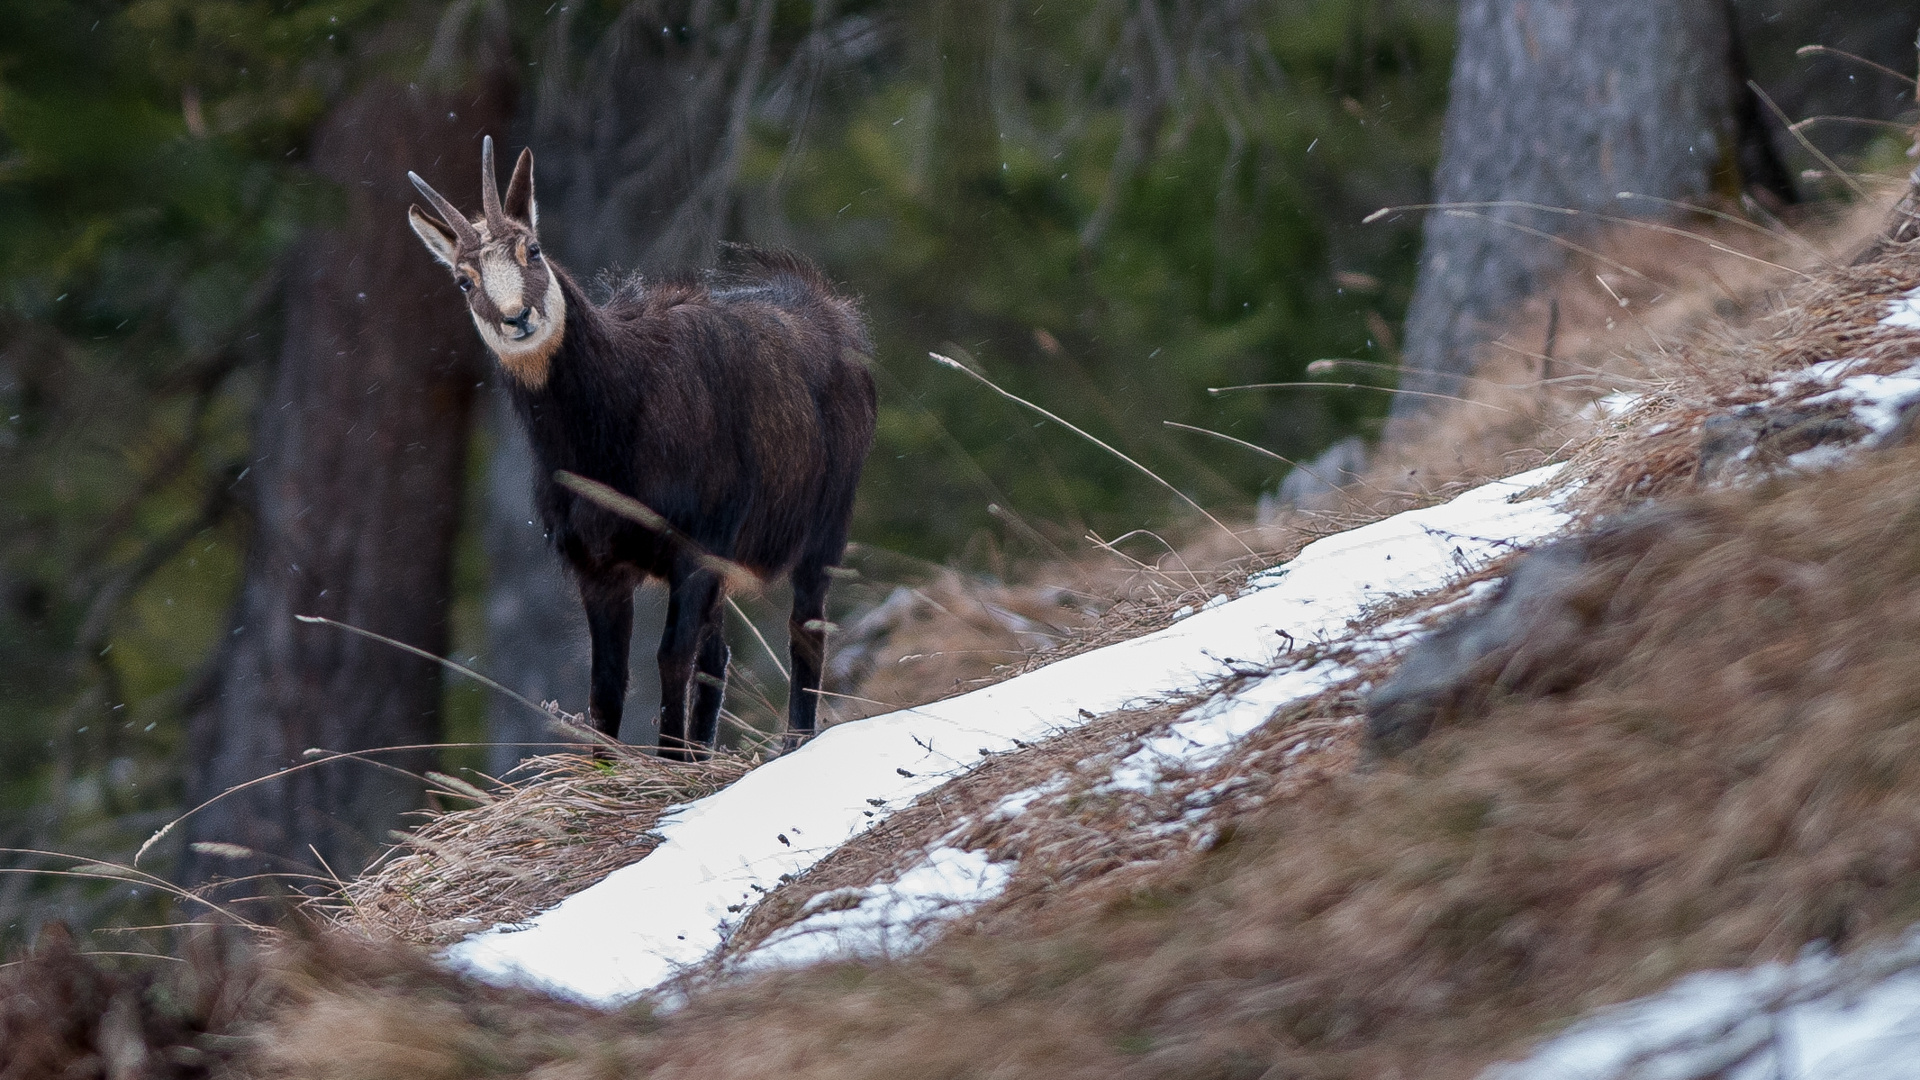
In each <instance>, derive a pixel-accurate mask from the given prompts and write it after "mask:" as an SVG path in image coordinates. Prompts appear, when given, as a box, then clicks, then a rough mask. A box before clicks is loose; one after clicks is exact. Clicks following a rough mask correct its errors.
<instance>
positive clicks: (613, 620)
mask: <svg viewBox="0 0 1920 1080" xmlns="http://www.w3.org/2000/svg"><path fill="white" fill-rule="evenodd" d="M580 603H581V605H582V606H583V607H585V608H586V610H587V632H588V633H589V634H590V635H591V636H592V639H593V683H592V689H591V691H590V693H589V695H588V699H587V702H588V703H587V713H588V715H589V716H590V717H591V718H592V721H593V726H594V727H595V728H596V729H597V730H598V731H599V732H600V733H601V734H603V735H605V736H606V737H608V738H609V739H615V740H617V739H619V738H620V714H621V712H622V711H624V709H625V707H626V701H627V647H628V646H629V645H630V644H631V643H632V641H633V583H632V582H631V581H629V580H627V579H626V578H624V577H621V576H617V575H616V576H612V577H607V578H594V579H582V580H581V582H580Z"/></svg>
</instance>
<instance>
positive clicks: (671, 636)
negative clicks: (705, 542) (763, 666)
mask: <svg viewBox="0 0 1920 1080" xmlns="http://www.w3.org/2000/svg"><path fill="white" fill-rule="evenodd" d="M689 561H690V560H689ZM719 603H720V579H719V578H718V577H717V576H715V575H714V574H713V573H712V572H711V571H708V570H702V569H699V568H698V567H697V566H676V567H675V568H674V571H673V576H672V578H671V579H670V580H669V581H668V582H667V627H666V631H665V632H664V633H662V634H661V635H660V756H661V757H663V758H666V759H667V760H669V761H692V760H693V759H694V757H695V754H694V750H695V746H696V744H695V743H694V741H693V739H692V738H690V733H689V732H688V730H687V698H688V697H689V696H690V695H689V693H688V691H690V690H691V689H692V684H693V672H694V666H695V661H696V659H697V658H698V656H699V653H700V644H701V637H702V632H703V631H704V630H705V629H706V626H707V623H708V622H709V621H710V620H711V619H712V618H713V617H714V615H715V614H716V608H717V607H718V606H719ZM722 670H724V666H723V668H722ZM716 712H717V706H716Z"/></svg>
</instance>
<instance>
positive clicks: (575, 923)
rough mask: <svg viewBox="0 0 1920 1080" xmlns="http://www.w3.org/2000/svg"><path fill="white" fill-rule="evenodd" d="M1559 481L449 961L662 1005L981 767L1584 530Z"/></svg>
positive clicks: (1522, 485)
mask: <svg viewBox="0 0 1920 1080" xmlns="http://www.w3.org/2000/svg"><path fill="white" fill-rule="evenodd" d="M1558 470H1559V466H1546V467H1543V468H1539V469H1535V470H1533V471H1531V472H1527V473H1522V474H1520V475H1518V476H1513V477H1509V478H1507V479H1505V480H1499V481H1495V482H1493V483H1491V484H1485V485H1482V486H1481V487H1478V488H1475V489H1473V490H1471V491H1468V492H1466V493H1465V494H1462V495H1460V496H1459V497H1458V498H1455V499H1454V500H1453V501H1451V502H1448V503H1444V504H1442V505H1439V506H1430V507H1425V508H1423V509H1419V510H1410V511H1407V512H1405V513H1402V514H1396V515H1394V516H1393V517H1390V518H1386V519H1384V520H1381V521H1377V522H1374V523H1372V524H1369V525H1365V526H1362V527H1360V528H1358V529H1353V530H1351V531H1349V532H1345V533H1340V534H1338V535H1335V536H1329V537H1326V538H1324V539H1321V540H1318V541H1316V542H1314V543H1312V544H1309V545H1308V546H1307V547H1305V548H1304V549H1302V550H1301V552H1300V554H1299V555H1298V556H1296V557H1295V558H1294V559H1293V561H1291V562H1289V563H1288V564H1286V565H1285V566H1281V567H1276V568H1274V569H1272V570H1268V571H1266V572H1264V573H1261V574H1259V575H1256V576H1255V577H1254V578H1253V579H1251V580H1250V581H1249V582H1248V588H1247V590H1246V591H1244V592H1243V593H1242V594H1241V595H1240V596H1238V597H1237V598H1234V599H1232V600H1231V601H1229V602H1226V603H1223V604H1221V605H1219V606H1217V607H1213V608H1211V609H1210V610H1205V611H1200V612H1197V613H1195V614H1194V615H1192V616H1190V617H1188V618H1186V619H1183V620H1181V621H1179V622H1177V623H1175V624H1174V625H1172V626H1169V627H1167V628H1165V629H1163V630H1160V631H1157V632H1155V633H1152V634H1147V635H1144V636H1142V637H1138V638H1134V639H1132V640H1130V641H1123V642H1119V643H1117V644H1114V645H1110V646H1108V647H1106V648H1103V649H1098V650H1094V651H1092V652H1086V653H1082V654H1080V655H1079V656H1073V657H1068V658H1067V659H1065V660H1061V661H1059V662H1057V663H1054V664H1050V665H1048V666H1046V667H1044V668H1040V669H1039V670H1037V671H1031V672H1028V673H1027V674H1025V675H1021V676H1018V677H1016V678H1013V679H1008V680H1007V681H1005V682H1002V683H997V684H995V685H993V686H988V687H984V688H982V689H980V690H975V691H973V692H971V693H968V694H962V695H960V696H958V697H953V698H948V699H947V700H945V701H939V702H935V703H933V704H930V705H924V706H920V707H918V708H912V709H902V710H900V711H898V712H893V713H888V714H885V715H883V716H876V717H872V718H869V719H866V720H860V721H856V722H853V723H848V724H841V725H839V726H837V727H833V728H829V729H827V730H826V731H824V732H822V733H821V734H820V736H819V737H817V738H815V739H814V740H813V741H812V742H810V743H808V744H807V745H805V746H804V747H802V748H801V749H800V750H798V751H796V752H795V753H792V754H788V755H785V756H783V757H780V758H777V759H775V760H773V761H770V762H768V763H767V764H765V765H762V766H761V767H759V768H757V769H755V770H753V771H752V772H750V773H748V774H747V775H746V776H744V777H742V778H741V779H740V780H738V781H736V782H735V783H733V784H732V785H731V786H729V787H727V788H726V789H725V790H723V791H720V792H717V793H715V794H713V795H710V796H708V797H707V798H704V799H701V800H699V801H697V802H694V803H690V804H688V805H686V806H684V807H681V808H679V809H677V810H675V811H674V812H672V813H671V814H669V815H668V816H667V817H665V818H664V819H662V820H661V821H660V822H659V823H658V824H657V825H656V826H655V829H654V831H655V832H657V833H658V834H659V835H660V837H661V843H660V844H659V846H658V847H656V848H655V849H654V850H653V851H652V852H650V853H649V854H647V855H646V856H645V857H644V858H642V859H640V860H639V861H637V862H635V863H632V864H631V865H628V866H626V867H623V868H621V869H619V870H616V871H614V872H613V873H612V874H610V875H608V876H607V877H606V878H604V879H603V880H601V881H600V882H599V883H597V884H595V885H593V886H591V887H590V888H587V889H584V890H582V891H581V892H578V893H576V894H574V895H573V896H570V897H568V898H567V899H566V900H563V901H562V902H561V903H559V904H558V905H556V906H554V907H552V908H550V909H548V910H546V911H544V912H541V913H540V914H538V915H536V916H534V917H533V918H532V919H530V920H528V921H527V922H526V923H524V924H518V925H513V926H501V927H496V928H494V929H492V930H489V931H486V932H484V933H480V934H475V935H473V936H471V937H468V938H467V939H466V940H464V941H462V942H460V943H458V944H456V945H454V946H453V947H452V948H451V949H449V950H448V952H447V957H448V959H449V960H450V961H451V962H452V963H454V964H456V965H458V966H460V967H463V968H465V969H467V970H469V971H471V972H473V973H475V974H478V975H481V976H484V977H488V978H492V979H496V980H503V981H524V982H528V983H532V984H535V985H539V986H543V987H545V988H547V989H549V990H552V991H554V992H558V993H563V994H569V995H572V996H576V997H580V998H583V999H587V1000H592V1001H602V1002H615V1001H620V1000H624V999H626V998H630V997H633V996H634V995H637V994H640V993H643V992H645V991H646V990H648V989H649V988H651V987H653V986H656V985H658V984H659V983H660V982H662V981H663V980H665V979H667V978H670V977H671V976H673V975H674V974H675V973H676V972H678V971H681V970H683V969H685V968H686V967H688V966H690V965H693V964H697V963H699V962H700V961H701V960H702V959H704V958H705V957H707V956H708V955H710V954H711V953H712V952H713V951H714V950H715V949H716V948H718V947H719V946H720V945H721V943H722V942H723V941H724V939H725V935H726V934H727V933H728V931H729V929H730V928H731V926H732V925H734V924H735V923H736V921H737V918H738V913H739V912H740V911H743V910H744V909H745V908H746V907H747V906H748V905H750V904H751V902H752V901H753V900H754V899H756V898H757V896H758V895H759V894H760V893H763V892H766V891H768V890H771V889H773V888H776V887H777V886H778V884H779V882H780V880H781V878H782V877H783V876H784V875H793V874H798V873H800V872H802V871H804V870H806V869H807V868H808V867H810V866H812V865H813V864H814V863H815V862H816V861H818V860H819V859H821V858H822V857H824V856H825V855H827V854H828V853H829V852H831V851H833V850H834V849H836V848H838V847H839V846H840V845H842V844H844V843H846V842H847V841H848V840H849V839H851V838H853V837H854V836H856V835H858V834H859V833H861V832H863V831H865V829H866V828H867V827H869V826H870V825H872V824H873V823H874V822H875V821H876V820H878V818H879V816H882V815H884V814H885V813H886V812H887V809H888V808H891V807H895V806H899V805H903V804H904V803H906V802H907V801H910V800H912V799H913V798H915V797H917V796H919V795H921V794H923V793H924V792H926V791H929V790H931V789H932V788H934V787H937V786H939V785H940V784H941V783H944V782H945V781H946V780H947V779H949V778H950V777H952V776H955V775H958V774H960V773H962V772H964V771H966V770H967V769H968V768H969V767H970V766H971V765H972V764H973V763H974V762H976V761H978V760H979V756H980V752H981V751H986V752H988V753H1001V752H1004V751H1007V750H1011V749H1013V748H1015V746H1016V745H1017V744H1019V743H1022V742H1032V741H1036V740H1039V739H1042V738H1045V737H1046V736H1048V735H1051V734H1054V733H1057V732H1059V731H1063V730H1066V729H1068V728H1071V727H1074V726H1077V725H1078V724H1080V723H1082V722H1083V716H1082V714H1083V712H1084V713H1091V714H1094V715H1099V714H1103V713H1107V712H1112V711H1113V710H1116V709H1119V708H1122V707H1125V706H1128V705H1132V704H1141V703H1145V702H1148V701H1151V700H1154V699H1156V698H1162V697H1167V696H1171V695H1175V694H1181V693H1190V692H1193V691H1194V690H1197V689H1199V688H1202V687H1205V686H1207V685H1208V684H1210V683H1213V682H1216V681H1219V680H1220V679H1223V678H1225V677H1226V676H1228V675H1229V674H1231V672H1232V671H1233V669H1234V666H1235V665H1236V664H1241V665H1246V664H1250V665H1255V666H1261V667H1268V666H1272V665H1273V664H1274V663H1275V662H1276V661H1277V660H1278V659H1279V658H1280V657H1281V655H1282V654H1283V653H1284V652H1285V651H1287V650H1288V649H1290V648H1291V646H1292V643H1293V642H1309V641H1317V640H1328V639H1331V638H1335V637H1338V636H1339V635H1341V634H1343V633H1344V632H1345V631H1346V628H1347V625H1348V623H1349V622H1351V621H1352V620H1353V619H1355V618H1357V617H1358V616H1359V615H1361V614H1362V613H1363V612H1364V611H1365V610H1366V608H1367V607H1368V605H1370V604H1371V603H1373V602H1375V601H1377V600H1379V599H1381V598H1383V597H1385V596H1390V595H1396V594H1409V593H1418V592H1425V591H1428V590H1431V589H1434V588H1437V587H1439V586H1441V585H1443V584H1445V583H1446V582H1447V581H1448V580H1449V579H1450V578H1452V577H1453V576H1454V575H1456V574H1457V573H1460V572H1462V571H1467V570H1472V569H1475V568H1477V567H1479V566H1481V565H1483V564H1484V563H1485V562H1486V561H1487V560H1489V559H1491V558H1492V557H1493V556H1495V555H1497V554H1500V553H1502V552H1504V551H1507V550H1509V549H1512V548H1514V547H1520V546H1525V545H1528V544H1531V543H1534V542H1537V541H1538V540H1540V539H1542V538H1544V537H1546V536H1547V535H1549V534H1551V533H1553V532H1555V531H1557V530H1558V529H1559V528H1560V527H1561V526H1562V525H1564V524H1565V523H1566V522H1567V520H1568V515H1567V514H1566V513H1565V512H1564V511H1563V510H1561V509H1560V503H1559V500H1558V499H1557V498H1540V499H1527V500H1523V501H1520V502H1515V501H1513V500H1514V498H1515V497H1516V496H1517V495H1519V494H1520V493H1521V492H1524V491H1526V490H1528V489H1529V488H1532V487H1534V486H1536V485H1539V484H1542V483H1545V482H1547V481H1548V480H1550V479H1551V478H1552V477H1553V476H1554V474H1555V473H1556V472H1558ZM1320 677H1322V676H1321V675H1316V674H1315V673H1314V671H1312V670H1309V671H1305V672H1286V673H1282V675H1279V676H1274V677H1273V678H1274V679H1281V680H1282V681H1281V682H1279V683H1275V684H1274V685H1273V686H1272V687H1270V688H1269V690H1266V691H1262V692H1261V695H1260V696H1261V703H1258V704H1256V703H1253V702H1251V701H1250V702H1249V704H1247V705H1246V707H1245V709H1246V711H1242V710H1241V709H1239V708H1237V707H1236V708H1234V709H1232V710H1227V711H1223V712H1221V713H1219V714H1210V715H1209V716H1207V717H1201V716H1195V717H1193V718H1192V719H1193V720H1194V721H1196V722H1202V723H1197V725H1196V727H1195V728H1193V729H1192V730H1191V731H1190V732H1189V733H1188V734H1189V735H1191V737H1192V738H1193V739H1194V740H1195V742H1196V743H1197V744H1205V745H1212V742H1213V741H1214V740H1217V739H1220V738H1225V737H1228V736H1227V734H1226V733H1231V732H1233V731H1236V730H1240V729H1241V728H1243V727H1245V726H1246V725H1248V724H1253V725H1255V726H1257V724H1258V723H1259V722H1260V721H1262V720H1264V719H1265V716H1259V717H1258V719H1253V717H1254V716H1255V714H1256V713H1257V712H1258V710H1259V709H1261V708H1265V709H1266V710H1267V715H1271V712H1272V709H1273V708H1275V707H1278V705H1279V704H1280V703H1281V702H1282V700H1283V698H1282V697H1281V696H1280V695H1281V692H1282V689H1283V688H1286V687H1291V688H1292V689H1290V690H1288V691H1287V692H1290V693H1296V694H1297V693H1304V692H1309V691H1310V688H1311V687H1312V686H1317V685H1319V684H1318V682H1316V681H1315V680H1317V679H1318V678H1320ZM1288 680H1296V681H1288ZM1267 682H1268V680H1263V682H1262V683H1261V684H1257V685H1260V686H1265V685H1267ZM1203 721H1205V722H1211V724H1212V726H1208V724H1207V723H1205V722H1203ZM870 815H872V816H870ZM863 906H864V904H863ZM729 909H731V910H729Z"/></svg>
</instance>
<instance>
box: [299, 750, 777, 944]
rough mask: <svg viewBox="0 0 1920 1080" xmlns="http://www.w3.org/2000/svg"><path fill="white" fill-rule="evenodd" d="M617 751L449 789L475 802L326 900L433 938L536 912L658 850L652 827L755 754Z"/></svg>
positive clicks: (371, 923)
mask: <svg viewBox="0 0 1920 1080" xmlns="http://www.w3.org/2000/svg"><path fill="white" fill-rule="evenodd" d="M614 754H615V756H613V757H610V758H594V757H589V756H585V755H580V754H554V755H550V756H547V757H538V758H532V759H530V760H528V761H526V762H524V763H522V764H521V766H520V767H519V768H518V769H516V770H515V771H514V773H512V774H509V776H508V779H507V781H506V782H503V783H501V784H500V785H499V786H498V787H497V788H495V789H494V790H492V791H490V792H489V791H482V790H479V789H476V788H470V787H466V786H465V785H462V786H461V788H460V789H453V788H448V789H447V790H444V791H442V792H441V793H440V794H441V795H443V796H445V797H448V798H454V799H463V800H469V801H475V805H473V806H471V807H469V808H467V809H464V810H453V811H448V812H445V813H439V814H434V815H432V816H430V817H429V818H428V819H427V821H426V822H425V823H424V824H422V825H421V826H420V827H419V828H417V829H415V830H413V831H412V832H410V833H407V834H404V835H402V836H400V837H399V840H400V842H399V844H398V845H397V846H395V847H394V848H393V849H392V850H391V851H390V852H389V854H388V855H387V856H386V857H385V858H383V859H382V860H381V861H380V862H379V863H377V864H376V865H375V866H374V867H373V868H372V869H371V870H369V871H368V872H367V873H366V874H363V875H362V876H360V877H358V878H356V879H354V880H353V881H351V882H348V883H347V885H346V887H345V888H344V889H343V890H342V891H341V893H340V895H339V896H338V897H337V898H329V899H328V901H327V902H326V904H325V908H324V910H325V911H326V912H327V914H328V917H329V918H330V919H331V920H332V921H334V922H336V923H337V924H338V925H340V926H342V927H344V928H346V929H349V930H352V931H354V932H357V933H360V934H363V935H366V936H369V937H378V938H399V939H401V940H404V941H409V942H413V943H415V944H422V945H444V944H448V943H451V942H454V941H457V940H459V939H460V938H462V937H464V936H466V935H467V934H470V933H473V932H475V931H477V930H482V929H485V928H486V927H488V926H491V925H494V924H495V923H502V922H505V923H511V922H516V921H519V920H521V919H525V918H527V917H529V916H531V915H533V914H534V913H536V912H538V911H540V910H542V909H543V908H547V907H551V906H552V905H554V904H556V903H558V902H559V901H560V900H562V899H564V898H566V897H567V896H569V895H571V894H573V893H575V892H578V891H579V890H581V889H584V888H586V887H587V886H588V885H591V884H593V883H594V882H596V881H598V880H600V879H601V878H603V877H605V876H606V875H608V874H609V873H612V872H613V871H615V870H617V869H619V868H620V867H622V866H625V865H627V864H628V863H631V862H633V861H635V860H637V859H639V858H640V857H642V856H644V855H645V854H646V853H647V852H649V851H652V850H653V848H654V846H655V845H656V844H658V843H659V837H658V836H656V835H655V834H653V833H652V832H650V831H648V830H650V829H651V828H652V827H653V824H654V823H655V822H657V821H658V820H659V819H660V817H661V815H662V814H663V813H665V812H666V810H667V809H668V808H669V807H672V806H675V805H678V804H680V803H684V802H689V801H691V800H693V799H697V798H700V797H702V796H704V795H709V794H712V793H713V792H715V791H718V790H720V789H721V788H723V787H726V786H727V785H728V784H730V783H732V782H733V781H735V780H737V779H739V778H740V777H741V776H743V775H745V774H746V772H747V770H748V769H750V768H752V767H753V765H754V763H755V762H754V760H753V759H749V758H746V757H742V756H739V755H734V754H721V755H719V756H716V757H714V758H713V759H712V760H709V761H698V762H690V763H681V762H670V761H662V760H661V759H659V758H656V757H653V756H651V755H649V754H646V753H644V752H642V751H640V750H637V749H636V750H617V751H615V752H614ZM516 777H517V779H516ZM476 800H477V801H476Z"/></svg>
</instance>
